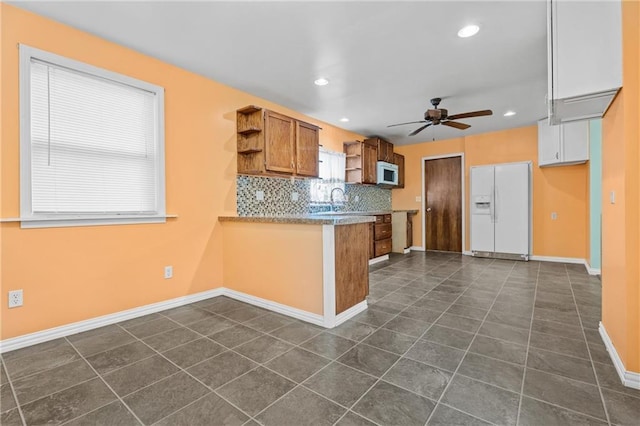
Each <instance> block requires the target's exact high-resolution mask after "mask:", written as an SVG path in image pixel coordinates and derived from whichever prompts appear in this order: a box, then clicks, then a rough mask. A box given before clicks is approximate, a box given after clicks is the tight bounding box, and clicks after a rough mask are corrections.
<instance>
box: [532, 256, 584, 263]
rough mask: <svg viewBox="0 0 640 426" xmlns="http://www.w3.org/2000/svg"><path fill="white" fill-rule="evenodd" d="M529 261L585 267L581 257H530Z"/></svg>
mask: <svg viewBox="0 0 640 426" xmlns="http://www.w3.org/2000/svg"><path fill="white" fill-rule="evenodd" d="M529 260H538V261H540V262H558V263H578V264H581V265H584V259H580V258H579V257H556V256H537V255H531V256H529Z"/></svg>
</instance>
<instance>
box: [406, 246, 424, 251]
mask: <svg viewBox="0 0 640 426" xmlns="http://www.w3.org/2000/svg"><path fill="white" fill-rule="evenodd" d="M409 248H410V249H411V251H425V250H424V247H421V246H411V247H409Z"/></svg>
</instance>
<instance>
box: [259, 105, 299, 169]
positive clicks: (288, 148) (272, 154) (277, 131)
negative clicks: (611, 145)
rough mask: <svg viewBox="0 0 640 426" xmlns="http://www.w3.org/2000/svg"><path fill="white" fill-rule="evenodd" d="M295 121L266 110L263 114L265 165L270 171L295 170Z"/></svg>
mask: <svg viewBox="0 0 640 426" xmlns="http://www.w3.org/2000/svg"><path fill="white" fill-rule="evenodd" d="M295 129H296V126H295V121H294V120H293V118H290V117H287V116H285V115H281V114H278V113H276V112H272V111H267V112H266V113H265V116H264V130H265V133H264V138H265V153H266V156H265V167H266V169H267V170H270V171H272V172H285V173H293V172H295V163H294V157H295V152H296V151H295V149H296V147H295V139H294V138H295Z"/></svg>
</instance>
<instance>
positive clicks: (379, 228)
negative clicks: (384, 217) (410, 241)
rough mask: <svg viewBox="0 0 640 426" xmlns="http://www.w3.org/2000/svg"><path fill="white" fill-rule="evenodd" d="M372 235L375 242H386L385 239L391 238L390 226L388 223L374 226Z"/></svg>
mask: <svg viewBox="0 0 640 426" xmlns="http://www.w3.org/2000/svg"><path fill="white" fill-rule="evenodd" d="M373 235H374V238H375V240H376V241H378V240H386V239H387V238H391V224H390V223H383V224H380V225H378V224H376V226H375V230H374V234H373Z"/></svg>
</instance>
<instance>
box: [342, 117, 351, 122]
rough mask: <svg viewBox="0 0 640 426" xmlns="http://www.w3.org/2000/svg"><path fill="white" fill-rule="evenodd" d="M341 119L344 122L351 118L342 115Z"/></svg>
mask: <svg viewBox="0 0 640 426" xmlns="http://www.w3.org/2000/svg"><path fill="white" fill-rule="evenodd" d="M340 121H342V122H343V123H348V122H349V119H348V118H347V117H342V118H341V119H340Z"/></svg>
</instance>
